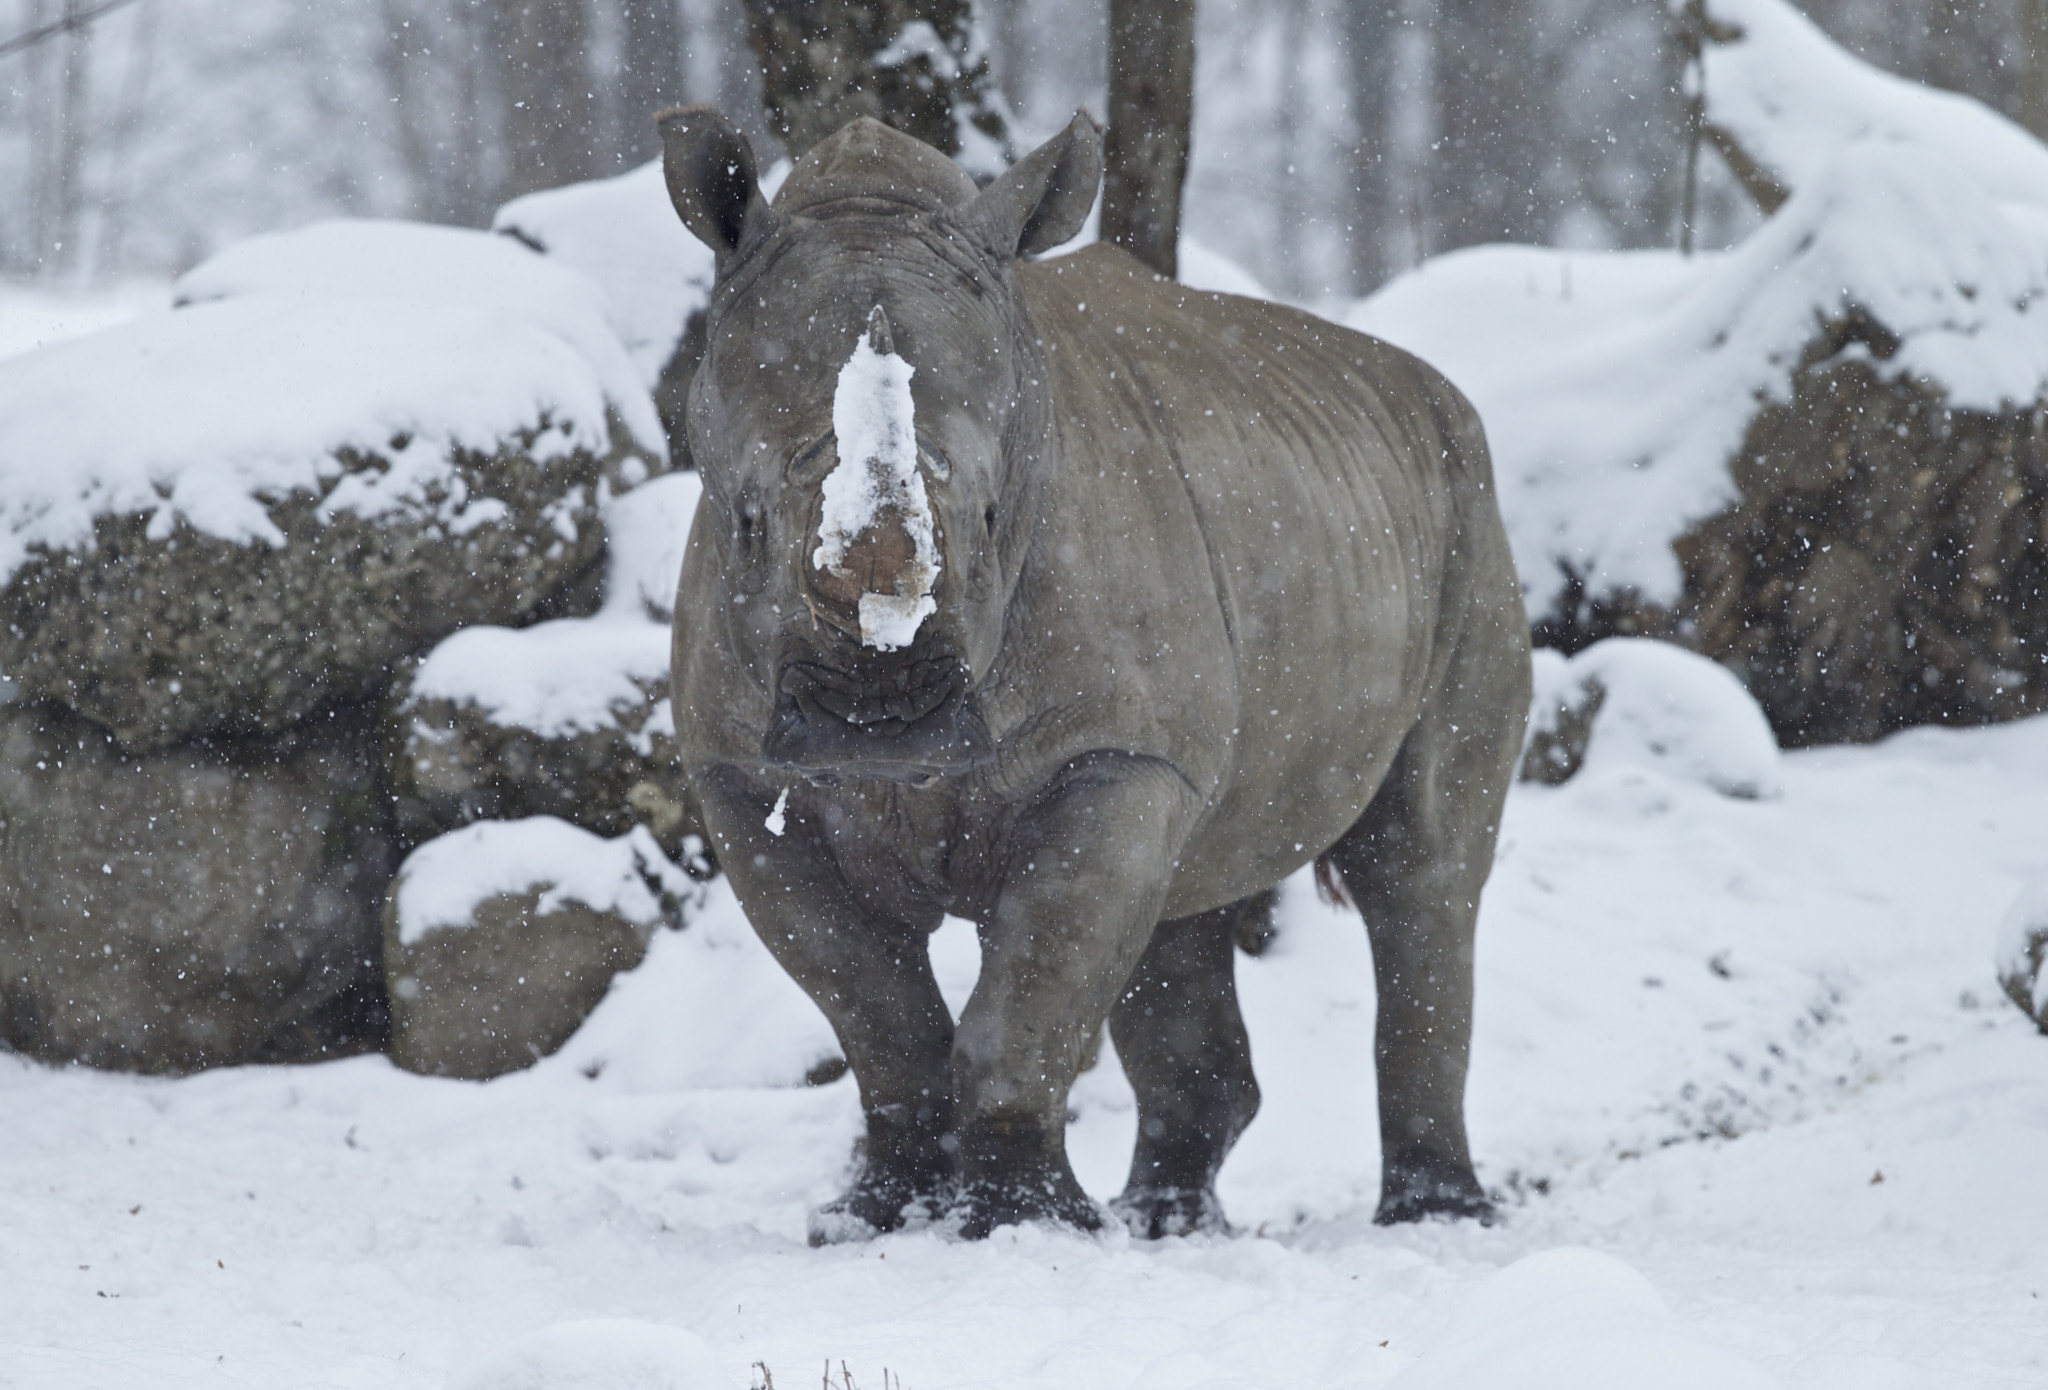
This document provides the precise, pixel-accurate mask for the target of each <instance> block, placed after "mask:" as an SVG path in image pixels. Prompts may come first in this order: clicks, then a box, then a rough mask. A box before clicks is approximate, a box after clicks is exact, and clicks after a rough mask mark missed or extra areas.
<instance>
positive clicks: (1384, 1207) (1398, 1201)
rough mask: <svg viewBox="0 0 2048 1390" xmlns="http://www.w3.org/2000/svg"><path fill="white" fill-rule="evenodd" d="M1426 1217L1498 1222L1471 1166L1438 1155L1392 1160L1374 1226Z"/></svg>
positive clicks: (1381, 1184)
mask: <svg viewBox="0 0 2048 1390" xmlns="http://www.w3.org/2000/svg"><path fill="white" fill-rule="evenodd" d="M1426 1216H1449V1217H1455V1218H1463V1217H1472V1218H1475V1219H1476V1220H1477V1221H1478V1222H1479V1224H1480V1225H1482V1226H1491V1225H1492V1224H1493V1223H1494V1219H1495V1217H1494V1210H1493V1203H1492V1202H1491V1201H1489V1200H1487V1196H1486V1191H1485V1189H1483V1188H1482V1187H1480V1186H1479V1179H1478V1178H1476V1177H1474V1176H1473V1175H1472V1170H1471V1168H1470V1167H1469V1166H1466V1165H1464V1164H1460V1163H1457V1162H1455V1161H1453V1160H1452V1159H1449V1158H1447V1157H1445V1156H1443V1155H1441V1154H1436V1153H1413V1154H1400V1155H1395V1156H1393V1157H1390V1158H1389V1159H1388V1160H1387V1169H1386V1172H1385V1174H1384V1175H1383V1176H1382V1177H1381V1179H1380V1206H1379V1210H1378V1211H1376V1212H1374V1213H1373V1218H1372V1219H1373V1223H1374V1224H1375V1225H1379V1226H1398V1225H1401V1224H1402V1223H1403V1222H1408V1221H1420V1220H1422V1219H1423V1218H1424V1217H1426Z"/></svg>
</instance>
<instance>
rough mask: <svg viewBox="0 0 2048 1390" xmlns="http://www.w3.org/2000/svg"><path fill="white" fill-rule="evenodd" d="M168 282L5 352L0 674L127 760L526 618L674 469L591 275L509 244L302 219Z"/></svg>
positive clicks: (308, 699) (259, 729)
mask: <svg viewBox="0 0 2048 1390" xmlns="http://www.w3.org/2000/svg"><path fill="white" fill-rule="evenodd" d="M294 238H297V240H294ZM451 239H452V240H451ZM180 292H181V294H183V295H184V296H185V297H186V298H187V299H188V300H193V299H205V300H206V302H199V303H193V304H191V306H190V307H186V308H182V309H179V310H177V311H175V312H172V313H170V314H166V315H161V316H158V317H155V318H149V319H144V320H140V321H137V322H135V323H131V324H128V325H124V326H122V327H120V328H117V329H114V330H110V331H108V332H105V333H102V334H99V335H96V336H94V337H90V338H85V339H79V340H76V341H73V342H68V343H61V344H57V345H55V346H52V347H49V348H45V349H42V350H40V351H37V352H33V353H29V354H26V355H24V356H22V357H18V358H14V359H10V360H9V361H7V362H6V363H4V364H0V667H4V668H5V669H6V670H7V672H8V673H9V675H10V676H11V677H12V678H13V680H14V681H15V682H17V683H18V684H19V685H20V686H21V687H23V688H24V690H26V691H27V692H28V693H29V694H30V695H32V696H35V697H38V698H43V699H49V700H54V701H57V702H59V703H62V704H64V705H66V706H68V707H69V708H71V709H74V710H76V711H78V712H79V713H82V714H84V715H86V716H87V717H89V718H91V719H93V720H94V721H96V722H98V723H100V724H101V725H103V726H105V727H107V728H109V729H111V730H113V731H114V733H115V735H116V737H117V738H118V739H119V740H120V742H121V744H122V746H123V747H124V748H126V749H128V750H130V751H134V752H146V751H151V750H156V749H163V748H167V747H169V746H170V745H172V744H175V743H177V742H178V741H179V740H181V739H185V738H189V737H192V736H195V735H202V734H204V735H227V736H240V735H247V734H252V733H267V732H275V731H278V730H282V729H285V728H287V727H289V726H290V725H291V724H292V723H293V722H294V721H296V720H298V719H300V718H303V717H304V716H305V715H306V714H307V713H308V712H309V711H311V710H313V709H315V708H317V707H319V706H321V705H323V704H326V703H328V702H331V701H335V700H344V701H346V700H356V699H362V698H365V697H368V696H371V695H374V694H375V693H376V692H378V691H379V690H381V688H382V686H383V684H384V682H385V680H386V679H387V677H388V674H389V672H390V669H391V667H392V666H393V665H394V663H396V662H397V661H399V660H400V659H401V658H403V657H406V656H408V655H410V654H411V653H413V652H416V651H418V650H420V649H422V648H423V647H425V646H427V645H430V644H431V643H432V642H434V641H435V640H437V639H438V638H440V637H442V636H445V635H446V634H447V633H449V632H451V631H454V630H455V629H456V628H458V627H462V626H466V625H471V624H478V623H517V622H522V621H527V620H530V619H531V618H533V617H535V616H537V615H539V614H541V613H543V612H545V611H546V605H547V604H548V603H549V601H550V600H551V598H552V597H553V596H555V595H557V594H560V593H562V592H564V591H565V590H571V589H573V587H574V582H575V581H576V580H577V578H578V577H579V576H582V575H584V574H586V573H587V572H589V571H590V570H591V569H592V567H593V566H594V565H595V564H596V563H597V562H598V560H599V557H600V556H601V554H602V552H603V546H604V537H603V525H602V516H601V506H602V503H603V499H604V497H605V496H606V495H607V493H608V492H609V491H611V490H614V489H624V488H626V487H630V486H631V485H633V484H635V483H637V482H640V481H641V480H643V479H645V478H646V477H647V476H649V475H650V473H652V472H655V471H659V470H660V469H661V468H662V467H664V466H665V459H666V451H665V447H664V445H663V443H662V440H661V435H660V426H659V422H658V419H657V418H656V416H655V414H654V410H653V405H652V402H651V400H650V399H649V397H648V396H647V394H646V391H645V389H644V387H642V386H641V385H640V383H639V381H638V378H637V377H636V376H635V374H634V372H633V369H632V366H631V363H630V361H629V360H628V359H627V357H626V355H625V353H624V350H623V349H622V348H621V347H620V346H619V345H618V343H617V341H616V339H615V338H614V337H613V336H612V334H611V331H610V329H609V327H608V326H607V325H606V324H605V323H604V321H603V319H602V316H601V315H600V313H599V312H598V310H597V308H596V307H595V301H596V298H597V291H596V290H595V288H594V287H593V286H591V285H590V284H589V282H588V281H587V280H585V279H584V278H583V277H581V276H578V275H576V274H575V273H574V272H572V271H569V270H567V269H565V268H563V267H559V266H553V265H550V264H549V263H548V262H547V261H545V260H544V259H543V258H542V257H539V256H536V255H534V254H533V253H531V252H529V251H527V250H525V249H523V248H521V247H519V246H518V245H516V244H515V243H513V242H511V241H510V240H508V239H506V238H502V237H492V236H489V235H486V234H482V233H458V232H454V231H450V230H447V229H432V228H408V227H404V226H402V225H401V226H398V227H394V228H382V229H371V228H366V227H362V226H353V227H352V226H342V227H339V228H337V227H331V226H330V227H327V228H315V229H310V230H309V231H308V232H307V233H295V234H291V235H290V236H288V237H280V238H262V239H258V241H257V242H255V243H250V244H248V246H247V247H246V248H243V249H238V250H237V251H235V252H231V253H228V254H224V255H223V257H221V258H220V261H219V263H210V264H209V265H208V266H202V267H201V268H200V269H199V270H197V271H195V272H193V274H192V275H191V276H189V277H187V280H186V281H185V282H181V287H180Z"/></svg>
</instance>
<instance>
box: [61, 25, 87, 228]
mask: <svg viewBox="0 0 2048 1390" xmlns="http://www.w3.org/2000/svg"><path fill="white" fill-rule="evenodd" d="M84 8H85V6H84V3H83V0H65V3H64V14H65V17H66V18H67V19H68V18H72V17H75V16H76V15H77V14H78V12H79V11H80V10H82V9H84ZM91 77H92V26H91V25H89V24H83V25H80V26H79V27H77V28H75V29H73V30H71V32H70V33H68V34H66V35H65V36H64V86H63V105H62V107H61V108H60V109H59V111H58V115H57V144H56V155H57V167H56V204H57V228H56V243H57V245H56V250H57V255H56V257H55V264H56V266H57V267H58V268H60V269H69V268H70V267H72V266H76V265H79V264H81V261H80V259H79V257H80V255H81V253H82V252H83V251H84V249H85V248H84V246H83V245H82V244H81V243H82V242H83V240H84V237H85V210H86V199H85V154H86V140H87V137H88V133H89V129H90V121H91V112H90V110H89V106H90V102H91V98H92V86H91Z"/></svg>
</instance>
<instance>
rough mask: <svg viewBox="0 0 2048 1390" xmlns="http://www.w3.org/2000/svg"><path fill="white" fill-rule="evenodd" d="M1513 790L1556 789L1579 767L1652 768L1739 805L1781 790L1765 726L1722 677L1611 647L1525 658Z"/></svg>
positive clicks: (1675, 660)
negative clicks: (1529, 661)
mask: <svg viewBox="0 0 2048 1390" xmlns="http://www.w3.org/2000/svg"><path fill="white" fill-rule="evenodd" d="M1535 665H1536V671H1535V674H1536V682H1535V688H1534V691H1533V693H1532V694H1531V697H1530V704H1529V732H1528V735H1527V739H1526V741H1525V743H1524V745H1523V752H1522V767H1521V774H1520V775H1521V780H1522V781H1524V782H1540V783H1544V784H1546V785H1549V786H1559V785H1562V784H1563V783H1565V782H1567V781H1570V780H1571V778H1572V777H1574V776H1575V775H1577V774H1578V773H1579V772H1580V771H1581V770H1582V769H1584V768H1587V767H1600V768H1606V767H1622V766H1632V767H1643V768H1654V769H1655V770H1657V771H1658V772H1660V773H1661V774H1663V775H1665V776H1667V777H1672V778H1675V779H1677V780H1679V781H1686V782H1696V783H1699V784H1701V785H1703V786H1706V787H1710V788H1712V789H1713V790H1714V791H1717V792H1719V793H1721V794H1722V795H1723V796H1732V797H1737V798H1740V799H1743V800H1756V799H1760V798H1766V797H1775V796H1777V795H1778V794H1779V793H1780V791H1781V790H1782V778H1781V774H1780V769H1779V761H1780V759H1779V753H1778V745H1777V741H1776V740H1775V739H1774V738H1773V737H1772V735H1771V726H1770V721H1769V720H1767V719H1765V718H1764V713H1763V710H1762V709H1761V708H1759V707H1758V705H1757V702H1756V700H1755V699H1754V698H1753V697H1752V696H1751V695H1750V694H1749V692H1748V691H1747V690H1744V689H1743V687H1742V682H1741V681H1739V680H1737V679H1736V678H1735V676H1734V675H1733V674H1732V673H1731V672H1729V671H1728V670H1727V669H1726V668H1725V667H1723V666H1721V665H1719V664H1718V663H1716V662H1712V661H1709V660H1707V659H1706V658H1705V657H1703V656H1699V655H1697V654H1695V653H1693V652H1689V651H1686V650H1685V649H1684V648H1682V647H1677V646H1673V645H1671V644H1670V643H1668V642H1658V641H1653V640H1651V639H1648V638H1640V637H1611V638H1608V639H1607V640H1606V641H1604V642H1596V643H1595V644H1593V645H1592V646H1590V647H1588V648H1586V649H1585V650H1584V651H1582V652H1580V653H1579V654H1578V655H1576V656H1573V657H1569V658H1568V657H1566V656H1564V655H1563V654H1562V653H1560V652H1557V651H1554V650H1551V649H1549V648H1542V649H1539V650H1538V651H1537V652H1536V653H1535Z"/></svg>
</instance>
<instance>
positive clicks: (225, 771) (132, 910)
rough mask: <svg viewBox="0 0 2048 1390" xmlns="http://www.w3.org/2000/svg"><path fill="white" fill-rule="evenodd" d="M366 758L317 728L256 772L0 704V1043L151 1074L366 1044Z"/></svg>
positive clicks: (276, 747) (252, 765)
mask: <svg viewBox="0 0 2048 1390" xmlns="http://www.w3.org/2000/svg"><path fill="white" fill-rule="evenodd" d="M376 742H377V734H376V730H375V727H374V726H373V725H372V724H371V723H370V722H369V721H367V720H364V719H361V718H331V719H319V720H313V721H308V722H307V723H306V724H304V725H302V726H301V727H300V728H298V729H297V730H294V731H293V732H292V733H290V734H288V735H286V736H285V737H283V738H281V739H279V740H277V741H276V742H274V743H273V744H272V745H271V746H269V747H268V748H267V749H266V750H265V751H264V755H263V756H261V757H259V758H250V757H247V756H238V755H236V754H234V753H224V752H219V751H214V750H210V749H204V748H194V747H186V748H180V749H176V750H172V751H169V752H160V753H151V754H143V755H132V754H127V753H124V752H123V751H122V750H121V749H120V748H119V747H118V746H117V745H116V744H115V743H114V742H113V740H112V739H110V738H109V737H108V736H107V735H106V734H105V733H104V732H102V731H101V730H99V729H97V728H95V727H93V726H92V725H91V724H89V723H87V722H86V721H84V720H82V719H80V718H78V717H76V716H74V715H69V714H66V713H65V712H64V711H62V710H60V709H56V708H53V707H51V706H48V705H39V704H33V703H29V702H25V701H23V702H15V703H8V704H0V1045H4V1046H5V1047H8V1048H13V1049H16V1050H18V1051H21V1052H24V1053H27V1054H29V1055H31V1056H35V1057H41V1058H44V1059H46V1060H49V1061H55V1062H73V1063H84V1064H87V1065H90V1066H96V1067H112V1068H120V1069H124V1070H133V1071H150V1072H161V1071H187V1070H192V1069H195V1068H199V1067H209V1066H225V1065H233V1064H237V1063H246V1062H263V1061H301V1060H311V1059H314V1058H319V1057H326V1056H334V1055H338V1054H340V1053H346V1052H352V1051H361V1050H363V1049H365V1048H368V1047H375V1046H377V1045H378V1043H379V1042H380V1040H381V1039H380V1038H379V1036H378V1034H379V1031H380V1023H379V1020H378V1019H377V1017H376V1015H377V1008H376V1005H377V1002H378V1000H379V998H380V997H381V995H382V992H383V986H382V981H381V979H380V978H379V973H378V970H377V967H376V964H375V961H376V958H377V954H378V952H377V938H378V915H377V914H378V910H379V907H380V905H381V903H382V900H383V896H384V889H385V885H386V883H387V882H388V881H389V878H390V875H391V870H392V867H393V864H394V863H395V860H396V856H395V855H394V854H393V852H392V849H391V846H390V844H389V841H388V840H387V838H386V836H385V833H384V828H383V817H382V815H381V814H380V807H379V804H378V796H377V787H376V783H375V778H374V776H373V775H372V773H371V769H372V768H373V767H374V766H375V758H376V753H375V748H376Z"/></svg>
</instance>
